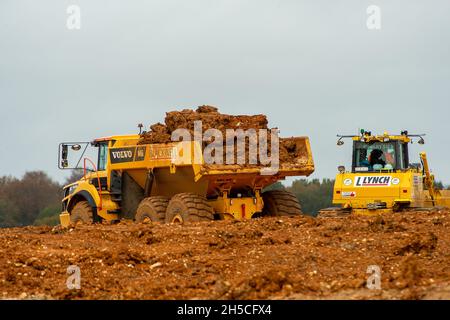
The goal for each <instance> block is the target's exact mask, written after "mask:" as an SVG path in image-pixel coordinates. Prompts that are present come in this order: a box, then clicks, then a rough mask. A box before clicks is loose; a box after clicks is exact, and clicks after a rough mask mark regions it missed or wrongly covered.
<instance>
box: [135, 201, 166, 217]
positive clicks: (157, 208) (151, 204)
mask: <svg viewBox="0 0 450 320" xmlns="http://www.w3.org/2000/svg"><path fill="white" fill-rule="evenodd" d="M168 204H169V199H168V198H166V197H162V196H155V197H148V198H145V199H144V200H142V201H141V202H140V203H139V206H138V208H137V210H136V215H135V217H134V220H135V221H136V222H145V221H148V220H150V221H152V222H161V223H164V221H165V216H166V209H167V205H168Z"/></svg>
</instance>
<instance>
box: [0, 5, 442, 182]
mask: <svg viewBox="0 0 450 320" xmlns="http://www.w3.org/2000/svg"><path fill="white" fill-rule="evenodd" d="M71 4H77V5H79V6H80V8H81V29H80V30H68V29H67V27H66V19H67V17H68V14H67V13H66V9H67V7H68V6H69V5H71ZM372 4H373V5H378V6H379V7H380V8H381V14H382V15H381V30H368V29H367V27H366V20H367V17H368V15H367V13H366V9H367V7H368V6H369V5H372ZM449 101H450V1H448V0H433V1H423V0H414V1H413V0H371V1H366V0H342V1H332V0H329V1H323V0H309V1H298V0H295V1H287V0H284V1H275V0H271V1H270V0H252V1H250V0H240V1H234V0H192V1H182V0H180V1H168V0H159V1H156V0H142V1H138V0H134V1H116V0H70V1H67V0H66V1H61V0H39V1H36V0H2V1H0V108H1V117H0V134H1V137H2V139H1V141H2V142H1V146H2V151H1V157H0V175H8V174H11V175H14V176H21V175H22V174H23V173H24V172H25V171H27V170H38V169H42V170H45V171H47V172H48V173H49V174H50V175H51V176H52V177H54V178H56V179H58V180H60V181H61V180H63V179H64V177H65V176H67V175H68V173H67V172H60V171H59V170H58V169H57V147H58V143H59V142H61V141H66V140H91V139H93V138H95V137H100V136H106V135H112V134H127V133H135V132H137V128H136V124H137V123H139V122H143V123H145V124H150V123H154V122H157V121H162V120H163V118H164V112H165V111H168V110H173V109H181V108H188V107H195V106H198V105H202V104H211V105H216V106H218V107H220V110H221V111H222V112H224V113H239V114H254V113H264V114H267V115H268V117H269V121H270V125H271V126H273V127H275V126H276V127H279V128H280V129H281V134H282V135H283V136H292V135H308V136H310V138H311V144H312V148H313V153H314V159H315V162H316V166H317V169H316V173H315V174H314V177H317V178H322V177H334V175H335V173H336V171H337V170H336V167H337V166H338V165H339V164H346V165H347V166H348V165H349V162H350V153H349V152H350V144H346V146H345V147H341V148H338V147H337V146H336V138H335V136H336V134H337V133H347V134H348V133H356V131H357V130H358V128H365V129H368V130H371V131H372V132H383V131H384V130H388V131H392V132H399V131H400V130H403V129H408V130H409V131H410V132H420V133H423V132H425V133H427V135H428V138H427V144H426V145H425V146H423V147H421V148H419V147H417V146H416V147H414V148H413V151H414V152H415V155H414V158H416V159H417V156H416V155H417V153H418V152H419V151H420V150H425V151H427V152H428V153H429V156H430V161H431V166H432V168H433V170H434V172H435V173H436V174H437V176H438V179H441V180H444V181H445V182H446V183H450V166H449V160H448V159H449V157H450V148H449V142H448V130H447V129H448V122H449V121H450V104H449Z"/></svg>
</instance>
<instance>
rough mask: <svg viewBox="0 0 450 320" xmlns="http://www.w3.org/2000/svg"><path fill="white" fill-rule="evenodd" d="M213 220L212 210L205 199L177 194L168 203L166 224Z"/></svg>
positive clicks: (189, 194)
mask: <svg viewBox="0 0 450 320" xmlns="http://www.w3.org/2000/svg"><path fill="white" fill-rule="evenodd" d="M210 220H214V210H213V208H212V207H211V206H210V205H209V204H208V201H207V200H206V198H205V197H202V196H199V195H197V194H194V193H179V194H177V195H175V196H173V198H172V199H171V200H170V201H169V205H168V206H167V211H166V223H172V222H178V223H184V222H194V221H210Z"/></svg>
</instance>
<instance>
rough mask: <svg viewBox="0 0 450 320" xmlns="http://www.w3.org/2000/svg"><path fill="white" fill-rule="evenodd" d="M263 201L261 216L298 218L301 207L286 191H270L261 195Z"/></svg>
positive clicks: (294, 197)
mask: <svg viewBox="0 0 450 320" xmlns="http://www.w3.org/2000/svg"><path fill="white" fill-rule="evenodd" d="M262 197H263V201H264V209H263V216H272V217H280V216H298V215H302V214H303V213H302V207H301V205H300V202H299V201H298V199H297V197H296V196H295V195H294V194H293V193H292V192H289V191H286V190H271V191H266V192H264V193H263V194H262Z"/></svg>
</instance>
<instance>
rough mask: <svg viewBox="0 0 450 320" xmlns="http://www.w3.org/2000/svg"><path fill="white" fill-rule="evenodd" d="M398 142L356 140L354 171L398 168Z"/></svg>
mask: <svg viewBox="0 0 450 320" xmlns="http://www.w3.org/2000/svg"><path fill="white" fill-rule="evenodd" d="M397 150H398V149H397V143H396V142H395V141H391V142H375V143H370V144H369V143H364V142H359V141H358V142H355V145H354V159H353V163H354V166H353V167H354V171H355V172H364V171H378V170H394V169H397V167H398V166H397V159H398V155H397Z"/></svg>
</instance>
